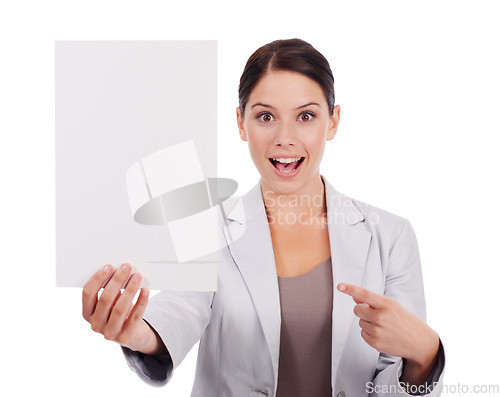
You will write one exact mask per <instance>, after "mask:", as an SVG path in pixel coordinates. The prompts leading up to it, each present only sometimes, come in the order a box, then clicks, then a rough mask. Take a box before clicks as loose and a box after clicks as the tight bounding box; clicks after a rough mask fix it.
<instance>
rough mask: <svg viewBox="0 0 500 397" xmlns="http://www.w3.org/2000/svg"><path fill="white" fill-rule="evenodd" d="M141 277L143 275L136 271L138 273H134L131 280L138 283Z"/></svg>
mask: <svg viewBox="0 0 500 397" xmlns="http://www.w3.org/2000/svg"><path fill="white" fill-rule="evenodd" d="M140 279H141V276H140V275H139V274H137V273H136V274H134V275H133V276H132V278H131V280H130V281H132V282H133V283H138V282H139V281H140Z"/></svg>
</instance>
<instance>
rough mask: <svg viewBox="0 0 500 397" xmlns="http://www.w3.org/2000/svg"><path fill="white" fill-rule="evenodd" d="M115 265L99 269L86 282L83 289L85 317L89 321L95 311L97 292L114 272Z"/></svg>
mask: <svg viewBox="0 0 500 397" xmlns="http://www.w3.org/2000/svg"><path fill="white" fill-rule="evenodd" d="M113 270H114V269H113V266H111V265H106V266H104V267H103V268H102V269H100V270H99V271H97V272H96V273H95V274H94V275H93V276H92V277H91V278H90V280H89V281H87V283H86V284H85V286H84V287H83V291H82V306H83V318H84V319H85V320H87V321H88V319H89V318H90V316H91V315H92V314H93V313H94V309H95V306H96V303H97V294H98V293H99V290H100V289H101V287H102V286H103V284H104V283H105V281H106V280H107V279H108V278H109V277H110V276H111V275H112V274H113Z"/></svg>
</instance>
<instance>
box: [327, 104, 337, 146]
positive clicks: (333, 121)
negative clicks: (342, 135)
mask: <svg viewBox="0 0 500 397" xmlns="http://www.w3.org/2000/svg"><path fill="white" fill-rule="evenodd" d="M339 122H340V106H339V105H335V107H334V108H333V114H332V115H331V116H330V125H329V126H328V132H327V134H326V140H327V141H331V140H332V139H333V137H334V136H335V134H336V133H337V128H338V126H339Z"/></svg>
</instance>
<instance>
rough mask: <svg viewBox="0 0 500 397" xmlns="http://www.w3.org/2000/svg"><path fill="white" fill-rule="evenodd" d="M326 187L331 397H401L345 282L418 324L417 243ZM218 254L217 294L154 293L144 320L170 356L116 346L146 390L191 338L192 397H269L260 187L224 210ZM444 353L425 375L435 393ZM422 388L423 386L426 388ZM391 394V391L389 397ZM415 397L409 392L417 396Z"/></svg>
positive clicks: (400, 227)
mask: <svg viewBox="0 0 500 397" xmlns="http://www.w3.org/2000/svg"><path fill="white" fill-rule="evenodd" d="M322 178H323V181H324V182H325V186H326V202H327V211H328V230H329V234H330V249H331V254H332V267H333V268H332V271H333V282H334V283H333V285H334V291H333V296H334V297H333V317H332V368H331V384H332V390H333V394H332V396H352V397H362V396H388V395H394V396H407V394H406V393H404V392H402V391H400V390H398V388H397V382H398V378H399V376H400V375H401V371H402V365H403V360H402V359H401V358H399V357H394V356H390V355H387V354H383V353H379V352H378V351H377V350H375V349H374V348H372V347H371V346H369V345H368V344H367V343H366V342H365V341H364V340H363V338H362V337H361V332H360V327H359V324H358V320H359V319H358V318H357V317H356V316H355V315H354V313H353V308H354V305H355V303H354V301H353V299H352V298H351V297H349V296H347V295H345V294H343V293H341V292H339V291H338V290H337V289H336V285H337V284H338V283H339V282H341V281H342V282H347V283H351V284H355V285H359V286H362V287H364V288H367V289H369V290H371V291H373V292H375V293H378V294H384V295H386V296H389V297H391V298H393V299H395V300H396V301H398V302H399V303H400V304H402V305H403V306H404V307H405V308H407V309H408V310H410V311H411V312H413V313H415V314H417V315H418V316H420V317H421V318H422V319H424V320H425V298H424V288H423V282H422V271H421V266H420V257H419V251H418V245H417V240H416V237H415V233H414V231H413V228H412V226H411V224H410V222H409V221H408V220H406V219H404V218H402V217H400V216H397V215H395V214H392V213H390V212H387V211H384V210H381V209H379V208H376V207H374V206H371V205H369V204H366V203H363V202H360V201H357V200H354V199H352V198H349V197H347V196H345V195H343V194H342V193H339V192H338V191H336V190H335V189H334V188H333V187H332V186H331V185H330V184H329V183H328V181H327V180H326V178H325V177H322ZM227 218H228V220H229V230H230V232H231V233H230V234H231V235H232V236H233V237H234V236H237V235H241V237H239V238H238V239H235V241H234V242H232V241H231V239H230V236H228V234H229V233H226V237H227V240H228V247H226V248H225V249H223V250H221V252H220V259H221V261H222V263H221V264H220V265H219V269H218V290H217V292H184V291H183V292H180V291H163V292H161V293H159V294H158V295H156V296H155V297H154V298H152V299H151V301H150V302H149V304H148V308H147V310H146V313H145V315H144V319H145V320H146V321H147V322H148V323H149V324H150V325H151V326H152V327H153V328H154V329H155V330H156V331H157V332H158V334H159V335H160V337H161V339H162V340H163V342H164V343H165V346H166V347H167V349H168V351H169V353H170V355H166V356H162V357H155V356H147V355H144V354H142V353H138V352H133V351H131V350H128V349H126V348H123V351H124V353H125V357H126V359H127V362H128V364H129V366H130V367H131V368H132V369H133V370H134V371H135V372H137V373H138V374H139V375H140V377H141V378H142V379H143V380H145V381H147V382H149V383H151V384H154V385H164V384H165V383H167V382H168V381H169V380H170V378H171V377H172V374H173V372H174V370H175V368H176V367H177V366H178V365H179V364H180V363H181V362H182V360H183V359H184V357H185V356H186V354H187V353H188V352H189V351H190V349H191V348H192V347H193V345H194V344H196V342H198V341H200V345H199V351H198V361H197V366H196V375H195V379H194V385H193V390H192V394H191V396H192V397H221V396H227V397H240V396H275V393H276V387H277V377H278V362H279V348H280V326H281V315H280V301H279V291H278V281H277V273H276V266H275V262H274V254H273V247H272V242H271V235H270V230H269V224H268V221H267V217H266V213H265V207H264V202H263V198H262V193H261V189H260V182H259V183H258V184H257V185H255V187H254V188H252V189H251V190H250V191H249V192H248V193H247V194H245V195H244V196H243V197H241V198H240V200H239V201H238V202H237V204H236V205H235V206H234V207H233V208H232V209H231V210H229V211H228V212H227ZM443 373H444V351H443V348H442V345H441V346H440V353H439V360H438V364H437V365H436V367H435V368H434V371H433V373H432V374H431V376H430V377H429V379H428V381H429V382H436V383H435V384H434V387H432V385H431V388H432V392H431V393H430V394H429V396H439V395H440V394H441V393H440V390H441V387H442V382H443ZM427 391H429V389H428V390H427ZM391 392H392V394H391ZM423 394H425V393H421V394H417V395H423Z"/></svg>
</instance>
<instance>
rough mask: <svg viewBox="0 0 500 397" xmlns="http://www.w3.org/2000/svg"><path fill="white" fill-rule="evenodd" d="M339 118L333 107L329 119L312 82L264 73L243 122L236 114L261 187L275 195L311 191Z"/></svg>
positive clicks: (293, 74) (285, 74)
mask: <svg viewBox="0 0 500 397" xmlns="http://www.w3.org/2000/svg"><path fill="white" fill-rule="evenodd" d="M339 117H340V107H339V106H338V105H337V106H335V108H334V110H333V115H332V116H330V114H329V111H328V103H327V101H326V98H325V95H324V93H323V90H322V89H321V87H320V85H319V84H318V83H316V82H315V81H314V80H312V79H310V78H309V77H307V76H304V75H303V74H300V73H296V72H290V71H271V72H268V73H266V74H265V75H264V76H263V77H262V78H261V79H260V80H259V82H258V83H257V84H256V86H255V87H254V89H253V91H252V92H251V93H250V95H249V98H248V101H247V105H246V109H245V117H244V118H243V117H242V114H241V108H239V107H238V108H237V121H238V128H239V130H240V136H241V139H243V140H244V141H247V142H248V147H249V149H250V155H251V157H252V159H253V161H254V163H255V166H256V167H257V170H258V171H259V173H260V175H261V177H262V182H263V184H264V187H265V188H266V189H267V190H272V191H273V192H275V193H277V194H296V193H299V192H304V193H306V192H308V191H309V192H311V191H313V190H314V189H313V187H314V186H315V185H316V184H318V183H321V179H320V176H319V165H320V163H321V159H322V157H323V152H324V150H325V144H326V141H329V140H332V139H333V137H334V136H335V133H336V132H337V126H338V122H339ZM318 186H319V185H318Z"/></svg>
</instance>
